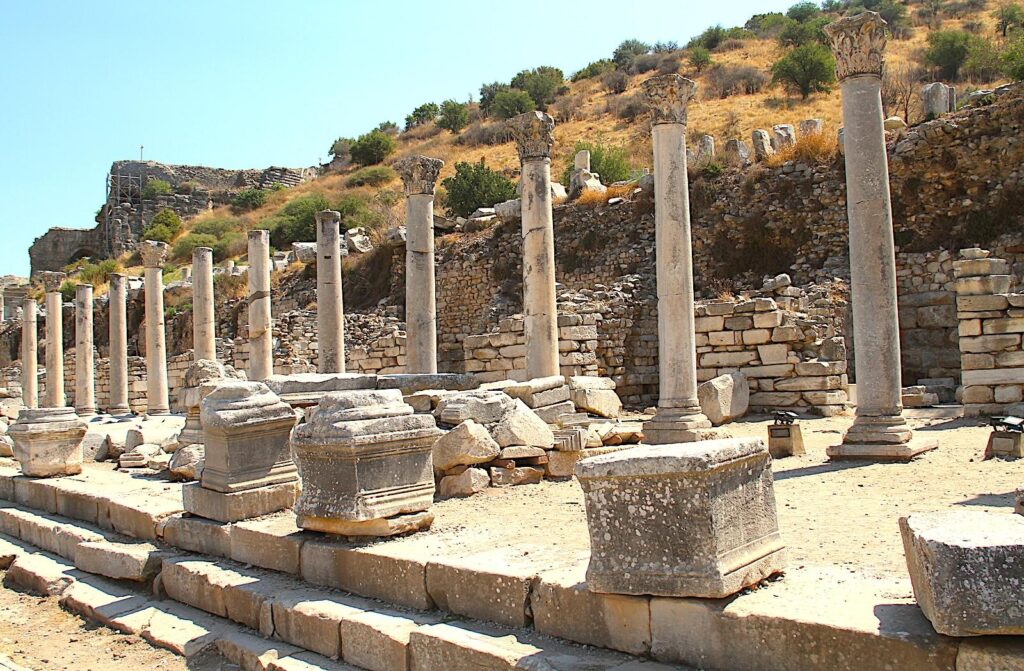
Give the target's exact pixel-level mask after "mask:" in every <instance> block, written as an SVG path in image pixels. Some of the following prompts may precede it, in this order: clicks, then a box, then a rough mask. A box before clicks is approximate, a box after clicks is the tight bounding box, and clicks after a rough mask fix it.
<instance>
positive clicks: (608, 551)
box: [576, 438, 783, 598]
mask: <svg viewBox="0 0 1024 671" xmlns="http://www.w3.org/2000/svg"><path fill="white" fill-rule="evenodd" d="M770 464H771V458H770V457H769V455H768V450H767V448H766V447H765V446H764V443H763V442H762V441H761V440H760V439H757V438H734V439H724V440H711V441H704V442H699V443H688V444H680V445H656V446H641V447H637V448H633V449H631V450H625V451H621V452H615V453H612V454H606V455H603V456H598V457H592V458H588V459H584V460H583V461H581V462H580V463H579V465H578V466H577V469H576V474H577V477H578V478H579V480H580V484H581V486H582V488H583V491H584V501H585V503H586V509H587V526H588V529H589V531H590V542H591V559H590V566H589V567H588V569H587V584H588V587H589V588H590V589H591V590H593V591H595V592H602V593H613V594H652V595H663V596H698V597H705V598H721V597H726V596H729V595H731V594H735V593H736V592H738V591H739V590H741V589H743V588H744V587H747V586H750V585H754V584H757V583H758V582H759V581H761V580H762V579H764V578H766V577H768V576H770V575H772V574H774V573H777V572H778V571H780V570H781V569H782V566H783V563H782V555H783V545H782V539H781V537H780V535H779V530H778V522H777V519H776V513H775V494H774V489H773V483H772V473H771V467H770ZM738 529H743V533H742V534H736V533H735V530H738Z"/></svg>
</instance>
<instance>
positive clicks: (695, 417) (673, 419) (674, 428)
mask: <svg viewBox="0 0 1024 671" xmlns="http://www.w3.org/2000/svg"><path fill="white" fill-rule="evenodd" d="M727 437H729V434H728V432H727V431H722V430H721V429H717V428H714V427H713V426H712V425H711V420H709V419H708V418H707V417H706V416H705V415H704V413H702V412H701V411H700V410H699V409H698V410H697V411H696V412H694V411H693V410H687V409H682V408H658V412H657V413H656V414H655V415H654V417H653V418H651V419H649V420H647V421H646V422H644V440H643V442H644V443H646V444H647V445H672V444H675V443H694V442H697V441H700V440H715V439H716V438H727Z"/></svg>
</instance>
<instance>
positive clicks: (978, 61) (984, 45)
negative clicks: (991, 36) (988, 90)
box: [962, 39, 1002, 82]
mask: <svg viewBox="0 0 1024 671" xmlns="http://www.w3.org/2000/svg"><path fill="white" fill-rule="evenodd" d="M1001 56H1002V54H1001V53H1000V50H999V49H998V48H997V47H996V45H995V44H993V43H992V41H991V40H983V39H973V40H971V44H970V46H969V47H968V49H967V58H966V59H965V60H964V65H963V68H962V69H963V73H964V74H965V75H967V76H968V77H969V78H971V79H972V80H974V81H978V82H989V81H992V80H993V79H995V78H997V77H998V76H999V73H1000V72H1001V71H1002V60H1001Z"/></svg>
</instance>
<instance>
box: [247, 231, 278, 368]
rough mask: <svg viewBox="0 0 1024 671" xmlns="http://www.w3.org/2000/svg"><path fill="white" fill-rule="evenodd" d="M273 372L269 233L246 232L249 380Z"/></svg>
mask: <svg viewBox="0 0 1024 671" xmlns="http://www.w3.org/2000/svg"><path fill="white" fill-rule="evenodd" d="M273 374H274V321H273V318H272V317H271V316H270V233H268V232H267V231H249V379H250V380H266V379H267V378H268V377H270V376H271V375H273Z"/></svg>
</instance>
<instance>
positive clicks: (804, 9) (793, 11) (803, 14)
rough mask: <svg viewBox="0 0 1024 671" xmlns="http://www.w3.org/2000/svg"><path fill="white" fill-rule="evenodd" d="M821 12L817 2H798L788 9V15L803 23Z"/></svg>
mask: <svg viewBox="0 0 1024 671" xmlns="http://www.w3.org/2000/svg"><path fill="white" fill-rule="evenodd" d="M819 14H821V10H820V9H818V4H817V3H815V2H809V1H808V2H798V3H796V4H795V5H793V6H792V7H790V8H789V9H787V10H786V16H787V17H788V18H790V19H793V20H794V21H799V22H800V23H803V22H804V21H808V20H810V19H813V18H814V17H816V16H818V15H819Z"/></svg>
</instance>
